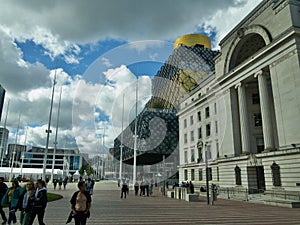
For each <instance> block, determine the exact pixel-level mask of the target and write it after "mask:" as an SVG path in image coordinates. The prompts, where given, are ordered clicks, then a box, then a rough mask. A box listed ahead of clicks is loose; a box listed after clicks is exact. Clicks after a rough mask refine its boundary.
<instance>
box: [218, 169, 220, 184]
mask: <svg viewBox="0 0 300 225" xmlns="http://www.w3.org/2000/svg"><path fill="white" fill-rule="evenodd" d="M217 181H220V172H219V167H217Z"/></svg>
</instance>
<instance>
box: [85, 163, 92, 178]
mask: <svg viewBox="0 0 300 225" xmlns="http://www.w3.org/2000/svg"><path fill="white" fill-rule="evenodd" d="M86 174H87V175H88V176H90V175H91V174H94V170H93V168H92V167H91V166H90V165H87V167H86Z"/></svg>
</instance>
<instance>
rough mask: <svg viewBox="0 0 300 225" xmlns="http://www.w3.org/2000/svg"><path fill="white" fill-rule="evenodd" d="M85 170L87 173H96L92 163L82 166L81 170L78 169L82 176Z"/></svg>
mask: <svg viewBox="0 0 300 225" xmlns="http://www.w3.org/2000/svg"><path fill="white" fill-rule="evenodd" d="M84 171H85V172H86V175H88V176H90V175H91V174H94V170H93V168H92V167H91V165H86V166H82V167H81V168H80V170H79V171H78V172H79V174H80V176H83V175H84Z"/></svg>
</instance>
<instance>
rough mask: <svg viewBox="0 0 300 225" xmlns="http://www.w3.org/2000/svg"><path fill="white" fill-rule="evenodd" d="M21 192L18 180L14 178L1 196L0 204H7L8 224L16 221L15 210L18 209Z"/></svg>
mask: <svg viewBox="0 0 300 225" xmlns="http://www.w3.org/2000/svg"><path fill="white" fill-rule="evenodd" d="M22 193H23V189H22V188H21V187H20V186H19V182H18V181H17V180H14V181H13V182H12V186H11V187H10V188H8V189H7V191H6V193H5V195H4V196H3V198H2V201H1V204H2V205H4V204H8V208H9V214H8V221H7V223H8V224H11V222H13V223H14V224H15V223H17V217H16V211H17V209H18V203H19V198H20V197H21V195H22Z"/></svg>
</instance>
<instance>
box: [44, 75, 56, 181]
mask: <svg viewBox="0 0 300 225" xmlns="http://www.w3.org/2000/svg"><path fill="white" fill-rule="evenodd" d="M55 83H56V70H55V74H54V80H53V86H52V95H51V103H50V112H49V121H48V129H47V130H46V133H47V139H46V147H45V152H44V161H43V174H42V179H43V180H45V178H46V167H47V155H48V148H49V138H50V133H52V131H51V130H50V126H51V118H52V108H53V99H54V90H55Z"/></svg>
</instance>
